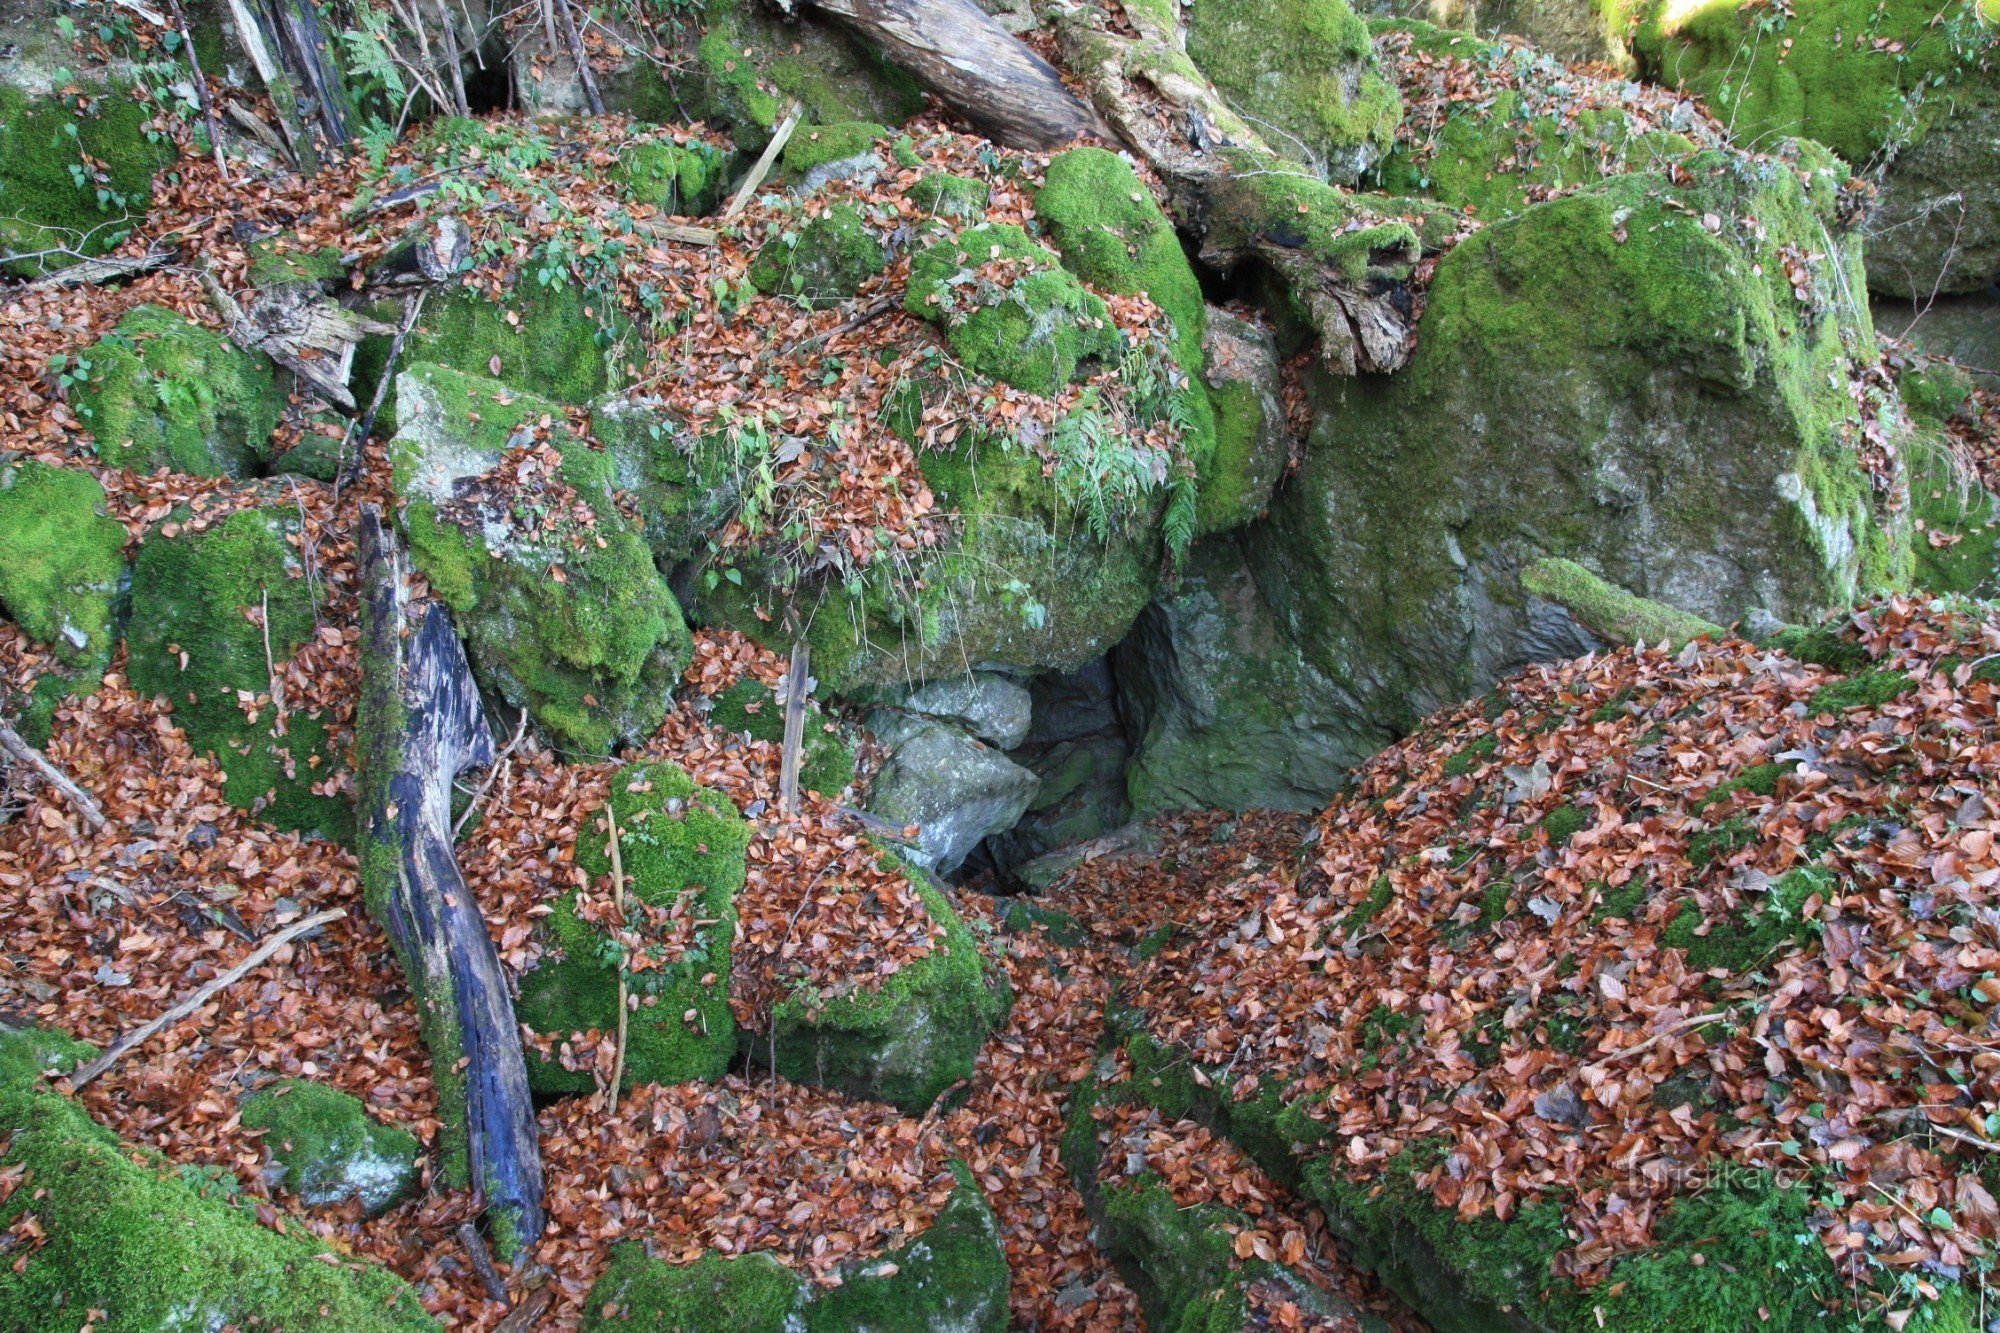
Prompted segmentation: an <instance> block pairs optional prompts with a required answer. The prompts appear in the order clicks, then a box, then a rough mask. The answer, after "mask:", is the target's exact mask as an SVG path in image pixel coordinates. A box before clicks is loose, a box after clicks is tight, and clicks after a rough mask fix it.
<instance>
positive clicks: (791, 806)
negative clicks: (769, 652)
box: [778, 639, 812, 816]
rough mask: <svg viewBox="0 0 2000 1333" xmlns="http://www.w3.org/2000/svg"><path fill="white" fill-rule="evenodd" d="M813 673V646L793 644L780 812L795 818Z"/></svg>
mask: <svg viewBox="0 0 2000 1333" xmlns="http://www.w3.org/2000/svg"><path fill="white" fill-rule="evenodd" d="M811 669H812V644H811V643H809V642H807V641H806V640H805V639H794V640H793V641H792V667H791V672H790V674H788V675H787V676H786V677H785V745H784V750H783V752H782V755H781V761H780V763H779V765H778V810H779V813H781V814H784V815H788V816H789V815H794V814H797V813H798V809H799V753H800V751H802V750H803V749H804V748H805V740H806V692H807V687H808V679H807V673H808V672H810V671H811Z"/></svg>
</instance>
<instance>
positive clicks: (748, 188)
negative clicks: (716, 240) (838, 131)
mask: <svg viewBox="0 0 2000 1333" xmlns="http://www.w3.org/2000/svg"><path fill="white" fill-rule="evenodd" d="M804 114H805V110H804V108H803V107H801V106H800V105H799V104H798V103H797V102H794V103H792V105H791V108H790V109H789V110H787V111H786V112H785V115H784V118H783V119H781V120H780V121H779V122H778V128H777V129H775V130H773V131H772V132H771V142H769V143H767V144H765V145H764V151H763V152H762V153H761V154H759V155H758V157H757V160H756V162H754V163H753V164H751V167H750V170H749V172H748V173H746V174H745V175H744V177H743V183H742V184H741V185H738V186H737V187H736V193H735V194H734V195H731V196H730V199H729V206H728V207H727V208H725V209H723V210H722V220H723V221H724V222H733V221H735V219H736V215H737V214H738V213H741V212H742V211H743V210H744V209H746V208H748V207H749V206H750V200H751V198H752V197H753V196H754V195H755V194H756V193H757V189H758V187H759V186H761V185H762V184H763V183H764V178H765V177H766V176H768V175H770V174H771V165H772V164H773V163H774V162H776V161H777V160H778V154H780V153H782V152H784V151H785V145H786V144H787V143H789V142H791V138H792V131H793V130H796V129H797V128H798V127H799V117H801V116H803V115H804Z"/></svg>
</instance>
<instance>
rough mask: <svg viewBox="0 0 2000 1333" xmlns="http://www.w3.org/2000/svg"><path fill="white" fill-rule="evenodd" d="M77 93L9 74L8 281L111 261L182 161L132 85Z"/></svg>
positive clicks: (1, 269) (3, 128)
mask: <svg viewBox="0 0 2000 1333" xmlns="http://www.w3.org/2000/svg"><path fill="white" fill-rule="evenodd" d="M44 22H46V23H48V24H50V25H51V26H53V15H48V16H45V17H44ZM10 44H11V43H10ZM76 86H77V85H75V84H74V83H71V84H68V85H67V87H66V88H65V89H55V88H51V89H48V90H46V91H40V90H32V89H30V88H27V87H24V86H17V84H16V83H15V82H14V81H12V80H10V79H8V78H7V77H6V71H5V70H4V69H0V273H9V274H13V275H16V276H20V277H32V276H35V275H36V274H40V273H48V272H53V271H55V270H57V269H60V268H66V267H68V266H69V265H70V264H73V263H75V262H76V261H77V260H78V259H79V258H82V257H85V256H89V255H101V254H104V253H106V252H107V251H109V250H110V249H111V248H112V247H113V246H115V245H117V244H118V243H119V242H120V241H122V240H124V239H125V237H126V236H127V235H129V234H130V233H131V230H132V228H133V227H135V226H137V225H138V224H139V223H140V222H142V221H144V220H145V216H146V209H147V207H148V205H149V204H150V203H151V202H152V194H153V178H154V176H155V175H156V174H157V173H158V172H159V171H160V170H162V169H163V168H165V167H166V166H168V165H169V164H170V163H172V162H173V161H174V160H175V159H176V158H177V157H178V156H179V153H178V151H177V150H176V149H175V147H174V145H173V141H172V140H171V139H169V138H168V137H167V136H166V135H165V134H164V133H161V132H159V131H155V130H149V129H147V127H146V124H147V121H148V120H149V119H151V115H152V113H151V112H150V111H149V110H148V109H147V107H146V106H145V105H144V104H143V103H141V102H139V101H138V100H136V99H135V98H134V96H133V91H134V90H133V88H132V87H131V86H130V85H127V84H117V83H113V84H109V85H104V84H96V85H91V86H89V87H88V90H87V91H84V92H81V93H76V92H71V91H68V89H70V88H75V87H76Z"/></svg>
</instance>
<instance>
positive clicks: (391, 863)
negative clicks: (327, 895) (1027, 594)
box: [355, 505, 544, 1259]
mask: <svg viewBox="0 0 2000 1333" xmlns="http://www.w3.org/2000/svg"><path fill="white" fill-rule="evenodd" d="M358 547H359V565H360V572H361V583H362V596H363V599H364V601H363V618H362V637H361V697H360V700H359V703H358V706H357V714H356V718H355V731H356V734H357V735H358V736H360V737H361V738H362V739H361V741H360V742H359V744H358V745H357V747H356V749H357V754H356V760H357V763H356V767H357V769H358V770H359V773H360V786H361V791H360V796H359V806H360V814H361V836H360V840H359V846H358V851H359V853H360V859H361V888H362V893H363V896H364V898H365V900H366V902H367V904H368V911H369V914H370V915H371V916H373V917H374V918H375V919H376V920H377V921H379V922H380V923H381V924H382V927H383V929H384V930H386V931H387V932H388V934H389V941H390V943H391V944H393V945H394V946H395V949H396V956H397V958H398V959H400V960H401V962H402V964H403V970H404V973H405V974H406V975H407V976H408V978H409V981H410V990H411V992H412V993H413V994H414V995H415V997H416V1000H417V1011H418V1018H419V1022H420V1024H421V1026H422V1029H423V1034H424V1042H425V1044H426V1045H427V1046H428V1047H429V1048H430V1053H431V1063H432V1069H433V1076H432V1077H433V1081H434V1082H435V1084H436V1085H437V1091H438V1119H439V1121H440V1129H439V1145H440V1149H441V1152H440V1156H441V1158H442V1161H443V1165H444V1174H445V1178H446V1179H447V1180H449V1181H451V1182H452V1183H453V1184H457V1185H462V1186H465V1185H469V1186H473V1187H475V1188H477V1189H478V1190H479V1191H480V1192H481V1194H482V1196H483V1197H484V1199H485V1203H486V1208H487V1210H488V1213H489V1214H490V1215H491V1216H492V1218H493V1222H494V1225H493V1227H492V1234H493V1235H494V1236H496V1237H503V1236H504V1237H506V1238H507V1239H506V1244H507V1245H508V1246H510V1247H512V1248H513V1249H514V1253H513V1254H510V1255H509V1256H508V1257H509V1258H510V1259H511V1258H515V1257H517V1256H518V1254H519V1253H520V1252H521V1251H523V1250H525V1249H526V1247H527V1246H529V1245H531V1244H533V1243H534V1241H535V1240H536V1239H537V1238H538V1237H539V1236H540V1235H541V1231H542V1225H543V1221H544V1213H543V1209H542V1161H541V1151H540V1147H539V1145H538V1144H537V1142H536V1137H535V1136H536V1127H535V1108H534V1103H533V1101H532V1100H531V1098H530V1095H529V1091H528V1066H527V1061H526V1059H525V1057H524V1056H523V1054H522V1051H521V1030H520V1025H519V1024H518V1023H517V1022H516V1021H515V1018H514V1002H513V999H512V997H511V996H510V994H509V992H508V988H507V974H506V972H505V971H503V970H502V968H501V966H500V956H499V954H498V953H497V952H496V951H495V950H494V947H493V937H492V935H491V934H490V933H488V931H487V929H486V918H485V916H484V915H483V914H482V913H481V912H480V910H479V903H478V901H477V900H476V899H475V898H474V897H473V896H472V891H471V889H470V888H468V887H467V885H466V883H465V878H464V876H463V875H462V874H461V873H460V872H459V868H458V861H457V858H456V856H455V855H454V850H453V846H452V837H451V799H452V782H453V779H454V778H456V777H457V776H458V774H459V773H461V772H463V771H464V770H466V769H468V768H478V767H483V766H485V765H487V764H491V763H492V762H493V759H494V746H493V732H492V730H491V729H490V728H489V727H488V726H487V723H486V714H485V712H484V710H482V709H481V708H480V706H479V689H478V686H477V685H475V684H474V683H473V679H472V669H471V667H470V666H469V665H468V664H467V662H466V660H465V650H464V648H462V647H461V646H460V645H459V641H458V635H457V633H456V632H455V631H454V630H453V629H452V624H451V614H450V613H449V612H448V611H446V610H445V608H444V607H443V606H442V605H440V604H438V603H434V602H433V603H430V604H428V605H425V606H421V607H413V606H412V605H411V604H410V603H409V600H408V593H407V589H406V583H405V579H404V575H403V566H402V560H401V558H400V556H399V554H398V552H397V550H396V546H395V539H394V537H393V536H392V535H391V534H390V533H389V532H388V530H387V529H386V528H384V526H383V523H382V514H381V511H380V510H379V509H378V508H377V507H376V506H374V505H367V506H364V507H363V509H362V511H361V524H360V532H359V541H358ZM412 620H415V621H416V622H417V623H416V627H415V632H414V633H409V634H407V635H406V633H405V631H406V630H407V629H409V628H410V622H411V621H412Z"/></svg>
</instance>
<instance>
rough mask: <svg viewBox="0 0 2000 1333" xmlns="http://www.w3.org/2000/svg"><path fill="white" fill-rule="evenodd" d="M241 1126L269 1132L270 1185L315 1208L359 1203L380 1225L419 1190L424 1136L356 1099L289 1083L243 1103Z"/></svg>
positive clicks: (266, 1141) (322, 1088) (320, 1086)
mask: <svg viewBox="0 0 2000 1333" xmlns="http://www.w3.org/2000/svg"><path fill="white" fill-rule="evenodd" d="M242 1118H243V1124H244V1126H245V1127H246V1128H248V1129H261V1130H264V1131H265V1135H264V1148H265V1151H266V1152H267V1153H268V1154H269V1156H270V1167H269V1169H268V1174H269V1176H270V1177H271V1183H272V1184H274V1185H276V1186H278V1187H279V1188H281V1189H284V1190H287V1191H289V1192H290V1193H292V1194H295V1195H297V1196H298V1200H299V1202H300V1203H302V1204H304V1205H305V1206H306V1207H308V1208H325V1207H337V1206H339V1205H341V1204H344V1203H346V1202H347V1201H348V1200H350V1199H353V1200H358V1201H359V1202H360V1204H361V1207H362V1210H363V1211H364V1212H365V1213H366V1214H367V1215H368V1216H370V1217H373V1216H375V1215H376V1214H377V1213H381V1212H384V1211H386V1210H387V1209H388V1208H390V1207H391V1206H393V1205H394V1204H396V1203H397V1202H399V1201H400V1200H401V1199H402V1198H403V1197H404V1196H405V1195H406V1194H408V1193H409V1192H410V1189H411V1187H412V1186H414V1185H415V1184H416V1183H417V1157H418V1154H419V1153H420V1151H421V1148H420V1145H419V1144H418V1143H417V1136H416V1135H414V1134H412V1133H410V1132H409V1131H408V1130H406V1129H399V1128H397V1127H396V1126H394V1125H385V1124H383V1123H382V1122H381V1121H379V1120H377V1119H376V1118H375V1117H374V1116H372V1115H370V1114H368V1108H367V1106H366V1105H364V1104H363V1103H362V1101H361V1099H360V1098H359V1097H356V1096H355V1095H354V1094H353V1093H350V1092H342V1091H341V1090H340V1089H338V1088H333V1087H329V1086H327V1085H326V1084H324V1083H314V1082H311V1081H309V1080H306V1079H287V1080H285V1081H284V1082H281V1083H277V1084H274V1085H272V1086H270V1087H267V1088H260V1089H258V1090H257V1091H256V1092H254V1093H252V1094H251V1095H250V1096H248V1097H246V1098H244V1099H243V1109H242Z"/></svg>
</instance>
